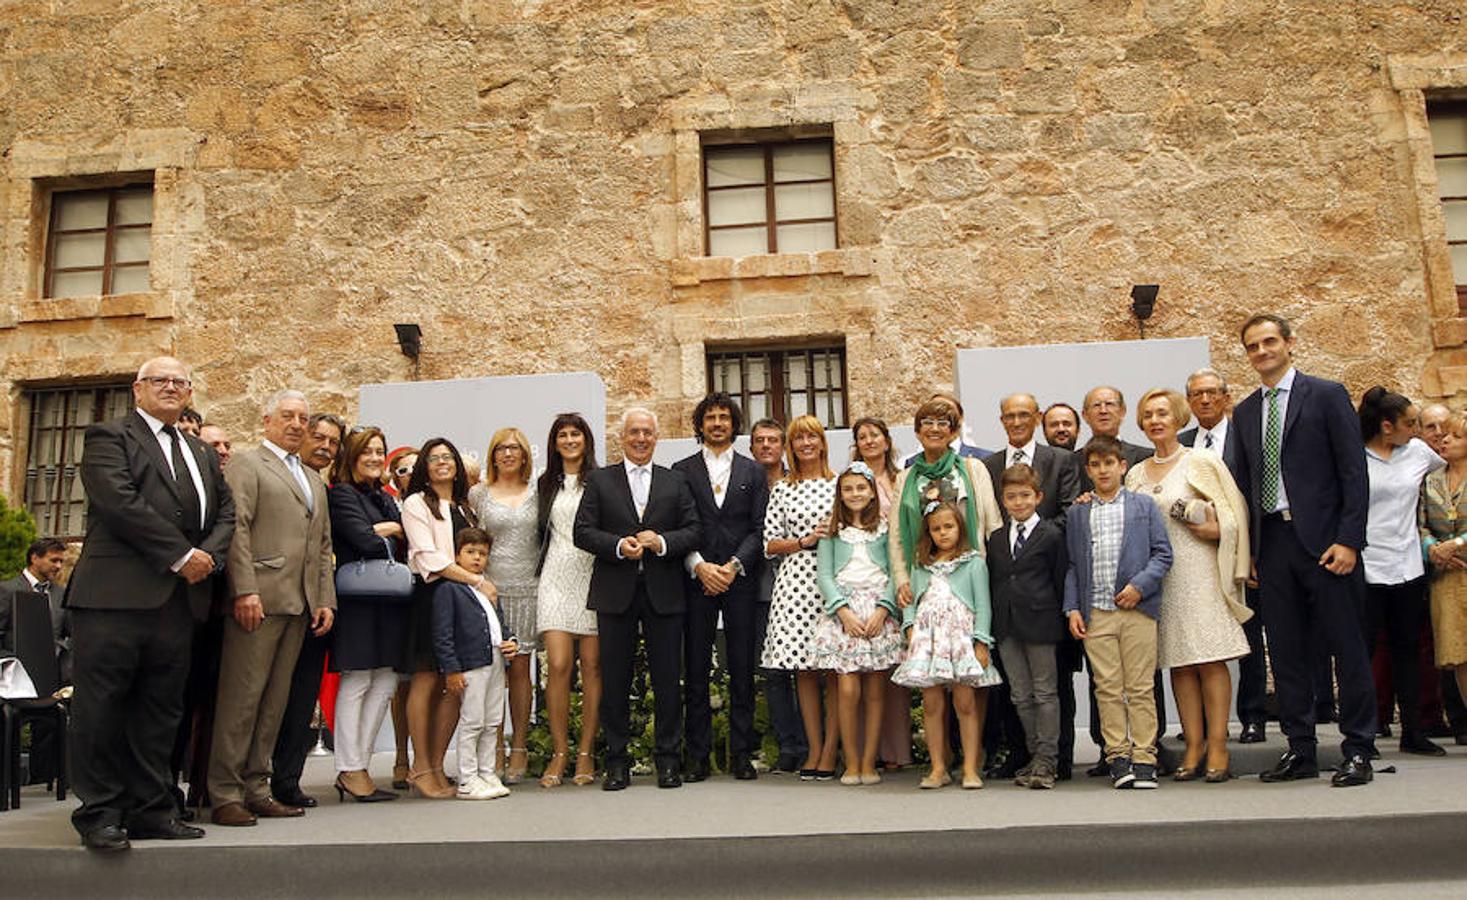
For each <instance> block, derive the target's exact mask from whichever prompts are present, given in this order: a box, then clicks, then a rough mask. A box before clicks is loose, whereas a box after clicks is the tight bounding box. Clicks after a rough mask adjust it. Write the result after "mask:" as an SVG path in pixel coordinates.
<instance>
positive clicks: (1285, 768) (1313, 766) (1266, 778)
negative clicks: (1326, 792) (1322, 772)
mask: <svg viewBox="0 0 1467 900" xmlns="http://www.w3.org/2000/svg"><path fill="white" fill-rule="evenodd" d="M1366 765H1367V767H1368V766H1369V763H1366ZM1318 777H1319V763H1317V762H1315V761H1314V759H1313V758H1306V757H1303V756H1300V755H1299V754H1297V753H1295V752H1294V751H1293V750H1286V751H1284V755H1283V756H1280V757H1279V761H1278V762H1276V763H1274V766H1273V768H1272V769H1267V770H1265V771H1263V772H1260V773H1258V780H1259V781H1263V782H1267V783H1269V784H1273V783H1274V782H1278V781H1302V780H1304V779H1306V778H1318Z"/></svg>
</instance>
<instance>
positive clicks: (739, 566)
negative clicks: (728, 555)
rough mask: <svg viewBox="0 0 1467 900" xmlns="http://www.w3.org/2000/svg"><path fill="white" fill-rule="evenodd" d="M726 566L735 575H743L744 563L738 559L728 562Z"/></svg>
mask: <svg viewBox="0 0 1467 900" xmlns="http://www.w3.org/2000/svg"><path fill="white" fill-rule="evenodd" d="M728 566H729V568H730V569H733V570H734V572H736V573H737V574H739V575H742V574H744V561H743V560H741V559H739V558H738V557H737V556H735V557H734V558H733V559H730V560H729V561H728Z"/></svg>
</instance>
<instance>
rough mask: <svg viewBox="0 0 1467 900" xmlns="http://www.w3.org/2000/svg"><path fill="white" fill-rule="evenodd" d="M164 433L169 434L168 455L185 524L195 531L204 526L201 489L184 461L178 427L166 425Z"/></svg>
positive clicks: (188, 529)
mask: <svg viewBox="0 0 1467 900" xmlns="http://www.w3.org/2000/svg"><path fill="white" fill-rule="evenodd" d="M163 433H164V434H166V435H168V456H169V461H170V462H171V463H172V464H173V481H174V483H175V484H177V485H178V499H179V502H181V503H182V504H183V522H184V526H185V528H186V530H187V531H194V530H196V529H199V528H202V527H203V519H204V513H203V509H204V505H203V504H202V503H200V502H199V490H198V488H196V487H194V479H193V475H191V474H190V473H189V468H188V463H186V462H184V459H183V447H181V446H180V444H181V442H182V439H181V438H179V436H178V429H176V428H174V427H173V426H172V425H164V426H163Z"/></svg>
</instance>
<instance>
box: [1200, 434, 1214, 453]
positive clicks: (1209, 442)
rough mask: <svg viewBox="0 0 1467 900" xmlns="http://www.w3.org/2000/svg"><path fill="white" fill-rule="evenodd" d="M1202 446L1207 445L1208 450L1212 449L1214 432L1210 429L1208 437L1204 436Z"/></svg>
mask: <svg viewBox="0 0 1467 900" xmlns="http://www.w3.org/2000/svg"><path fill="white" fill-rule="evenodd" d="M1202 446H1203V447H1206V448H1207V449H1208V450H1211V449H1212V432H1210V431H1209V432H1208V433H1207V437H1206V438H1204V439H1203V441H1202Z"/></svg>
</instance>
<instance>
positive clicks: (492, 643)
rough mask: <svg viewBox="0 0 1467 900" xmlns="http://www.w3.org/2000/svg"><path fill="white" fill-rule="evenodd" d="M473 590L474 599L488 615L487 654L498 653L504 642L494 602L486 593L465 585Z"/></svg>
mask: <svg viewBox="0 0 1467 900" xmlns="http://www.w3.org/2000/svg"><path fill="white" fill-rule="evenodd" d="M466 587H468V589H469V590H471V591H473V592H474V599H475V600H478V601H479V605H480V606H482V607H483V608H484V615H486V616H488V617H489V655H490V656H494V655H495V654H497V653H499V645H500V644H501V643H503V642H504V632H503V631H502V630H500V627H499V614H498V613H496V612H495V611H494V604H493V603H492V602H490V600H489V597H488V595H486V594H485V593H484V592H483V591H481V590H479V589H478V588H476V587H474V586H473V585H466Z"/></svg>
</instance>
